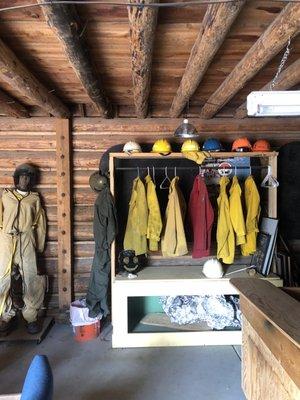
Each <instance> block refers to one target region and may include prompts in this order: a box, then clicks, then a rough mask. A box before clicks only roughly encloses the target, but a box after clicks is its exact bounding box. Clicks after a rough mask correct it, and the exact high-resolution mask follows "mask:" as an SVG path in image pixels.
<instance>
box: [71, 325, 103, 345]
mask: <svg viewBox="0 0 300 400" xmlns="http://www.w3.org/2000/svg"><path fill="white" fill-rule="evenodd" d="M99 335H100V321H97V322H94V323H93V324H90V325H81V326H75V340H76V341H77V342H87V341H89V340H93V339H96V338H97V337H98V336H99Z"/></svg>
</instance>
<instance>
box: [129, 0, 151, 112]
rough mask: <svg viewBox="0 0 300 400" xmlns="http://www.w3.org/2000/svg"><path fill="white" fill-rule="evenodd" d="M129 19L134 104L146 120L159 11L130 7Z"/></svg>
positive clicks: (143, 2)
mask: <svg viewBox="0 0 300 400" xmlns="http://www.w3.org/2000/svg"><path fill="white" fill-rule="evenodd" d="M130 2H131V3H141V4H145V3H146V4H149V3H154V2H155V0H142V1H141V0H130ZM128 17H129V24H130V45H131V65H132V81H133V97H134V104H135V109H136V115H137V117H138V118H145V117H146V116H147V112H148V97H149V93H150V83H151V65H152V51H153V42H154V36H155V29H156V21H157V9H156V8H138V7H129V8H128Z"/></svg>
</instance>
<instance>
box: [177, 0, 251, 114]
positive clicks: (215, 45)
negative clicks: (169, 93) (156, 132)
mask: <svg viewBox="0 0 300 400" xmlns="http://www.w3.org/2000/svg"><path fill="white" fill-rule="evenodd" d="M245 2H246V0H242V1H236V2H234V3H223V4H213V5H209V6H208V7H207V11H206V13H205V16H204V18H203V21H202V25H201V28H200V31H199V33H198V36H197V39H196V41H195V43H194V46H193V48H192V50H191V54H190V58H189V60H188V63H187V65H186V68H185V71H184V74H183V76H182V79H181V82H180V85H179V88H178V90H177V93H176V95H175V97H174V99H173V102H172V106H171V109H170V116H171V117H178V116H179V115H180V113H181V111H182V110H183V109H184V107H185V105H186V103H187V102H188V100H189V99H190V97H191V96H192V95H193V94H194V92H195V90H196V89H197V87H198V86H199V83H200V82H201V80H202V78H203V76H204V74H205V72H206V71H207V69H208V67H209V65H210V63H211V62H212V60H213V58H214V56H215V54H216V53H217V51H218V50H219V48H220V47H221V45H222V43H223V42H224V39H225V38H226V35H227V33H228V31H229V29H230V27H231V25H232V24H233V22H234V20H235V19H236V17H237V16H238V14H239V12H240V11H241V9H242V7H243V5H244V4H245Z"/></svg>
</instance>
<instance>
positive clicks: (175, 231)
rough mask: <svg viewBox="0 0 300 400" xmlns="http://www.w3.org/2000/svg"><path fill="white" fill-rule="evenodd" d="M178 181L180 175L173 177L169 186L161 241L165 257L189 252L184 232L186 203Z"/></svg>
mask: <svg viewBox="0 0 300 400" xmlns="http://www.w3.org/2000/svg"><path fill="white" fill-rule="evenodd" d="M178 181H179V178H178V176H176V177H175V178H173V179H172V182H171V185H170V188H169V201H168V205H167V210H166V223H165V231H164V234H163V238H162V241H161V250H162V254H163V256H164V257H175V256H183V255H184V254H187V252H188V248H187V243H186V238H185V232H184V217H185V212H186V204H185V200H184V198H183V195H182V193H181V191H180V189H179V187H178Z"/></svg>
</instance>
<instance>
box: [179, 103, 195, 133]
mask: <svg viewBox="0 0 300 400" xmlns="http://www.w3.org/2000/svg"><path fill="white" fill-rule="evenodd" d="M188 111H189V101H188V102H187V103H186V108H185V118H184V120H183V123H182V124H180V125H179V126H178V128H177V129H176V130H175V132H174V137H176V138H179V139H194V138H197V137H198V136H199V134H198V132H197V129H196V128H195V127H194V125H193V124H190V123H189V120H188V119H187V115H188Z"/></svg>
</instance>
